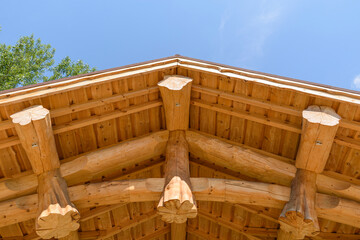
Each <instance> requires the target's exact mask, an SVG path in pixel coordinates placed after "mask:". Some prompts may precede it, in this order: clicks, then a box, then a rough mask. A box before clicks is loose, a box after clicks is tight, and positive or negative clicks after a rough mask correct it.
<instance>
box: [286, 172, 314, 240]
mask: <svg viewBox="0 0 360 240" xmlns="http://www.w3.org/2000/svg"><path fill="white" fill-rule="evenodd" d="M315 196H316V173H315V172H311V171H308V170H303V169H298V170H297V172H296V176H295V178H294V179H293V181H292V183H291V195H290V200H289V202H287V203H286V204H285V207H284V208H283V210H282V212H281V214H280V218H279V221H280V225H281V231H280V233H282V231H285V232H288V233H291V234H290V235H291V237H293V238H294V239H304V237H305V236H315V235H317V234H318V233H319V231H320V227H319V222H318V219H317V214H316V211H315ZM282 235H284V233H283V234H282ZM286 235H287V234H286ZM280 239H281V238H280Z"/></svg>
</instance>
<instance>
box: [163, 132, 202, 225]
mask: <svg viewBox="0 0 360 240" xmlns="http://www.w3.org/2000/svg"><path fill="white" fill-rule="evenodd" d="M164 170H165V187H164V192H163V194H162V196H161V198H160V201H159V204H158V207H157V209H158V212H159V214H160V215H161V218H162V220H163V221H165V222H168V223H184V222H186V220H187V218H194V217H196V215H197V208H196V203H195V200H194V197H193V195H192V192H191V182H190V170H189V150H188V146H187V142H186V139H185V132H184V131H171V132H170V135H169V141H168V145H167V148H166V162H165V169H164Z"/></svg>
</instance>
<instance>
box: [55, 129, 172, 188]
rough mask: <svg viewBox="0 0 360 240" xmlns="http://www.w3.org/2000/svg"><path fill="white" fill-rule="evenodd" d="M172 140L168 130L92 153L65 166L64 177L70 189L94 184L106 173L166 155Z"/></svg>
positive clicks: (62, 169)
mask: <svg viewBox="0 0 360 240" xmlns="http://www.w3.org/2000/svg"><path fill="white" fill-rule="evenodd" d="M168 138H169V132H168V131H166V130H164V131H159V132H155V133H152V134H149V135H146V136H141V137H138V138H134V139H129V140H126V141H124V142H122V143H119V144H117V145H114V146H111V147H108V148H105V149H102V150H98V151H94V152H90V153H88V154H85V155H83V156H81V157H79V158H76V159H75V160H73V161H70V162H67V163H64V164H62V165H61V167H60V170H61V174H62V176H64V178H65V180H66V182H67V183H68V185H70V186H71V185H74V184H77V183H82V182H87V181H90V180H91V179H93V178H94V177H96V176H99V175H100V174H102V173H103V172H105V171H109V170H111V171H112V172H115V171H117V170H119V169H121V168H123V167H124V166H130V165H135V164H137V163H139V162H141V161H145V160H148V159H151V158H154V157H158V156H160V155H162V154H164V153H165V149H166V143H167V141H168Z"/></svg>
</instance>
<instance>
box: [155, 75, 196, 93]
mask: <svg viewBox="0 0 360 240" xmlns="http://www.w3.org/2000/svg"><path fill="white" fill-rule="evenodd" d="M190 82H192V79H191V78H189V77H185V76H180V75H168V76H165V77H164V80H162V81H160V82H159V83H158V85H159V86H160V87H166V88H168V89H170V90H181V89H182V88H183V87H184V86H186V85H187V84H188V83H190Z"/></svg>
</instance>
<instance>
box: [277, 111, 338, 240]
mask: <svg viewBox="0 0 360 240" xmlns="http://www.w3.org/2000/svg"><path fill="white" fill-rule="evenodd" d="M302 115H303V123H302V134H301V141H300V146H299V149H298V152H297V156H296V162H295V166H296V167H297V172H296V176H295V178H294V179H293V181H292V184H291V197H290V201H289V202H288V203H287V204H286V205H285V207H284V209H283V211H282V213H281V215H280V218H279V221H280V225H281V229H280V231H279V237H278V238H279V239H304V237H305V236H315V235H317V234H318V233H319V230H320V228H319V223H318V219H317V215H316V211H315V195H316V178H317V173H321V172H322V171H323V170H324V168H325V165H326V162H327V159H328V158H329V154H330V150H331V147H332V144H333V142H334V138H335V134H336V131H337V129H338V127H339V120H340V116H339V115H337V114H336V113H335V111H334V110H333V109H332V108H330V107H324V106H321V107H320V106H315V105H313V106H309V107H308V108H307V109H306V110H304V111H303V114H302Z"/></svg>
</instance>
